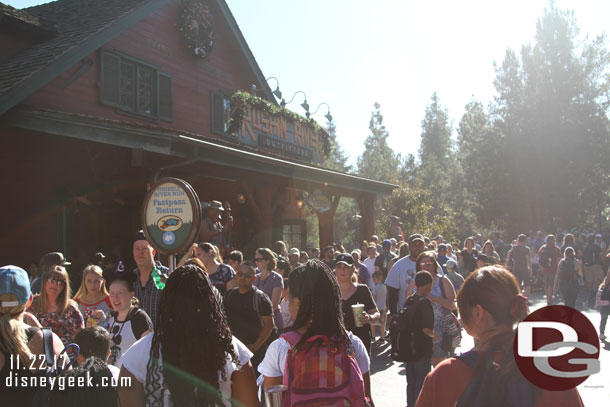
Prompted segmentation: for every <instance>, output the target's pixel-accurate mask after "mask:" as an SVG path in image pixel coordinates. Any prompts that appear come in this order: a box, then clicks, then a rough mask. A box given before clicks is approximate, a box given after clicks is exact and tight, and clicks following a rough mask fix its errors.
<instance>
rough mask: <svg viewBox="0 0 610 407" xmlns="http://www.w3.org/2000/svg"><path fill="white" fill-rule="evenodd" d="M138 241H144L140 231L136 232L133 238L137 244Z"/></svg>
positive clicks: (142, 233)
mask: <svg viewBox="0 0 610 407" xmlns="http://www.w3.org/2000/svg"><path fill="white" fill-rule="evenodd" d="M138 240H146V235H144V231H143V230H142V229H140V230H138V231H137V232H136V234H135V236H134V237H133V241H134V242H137V241H138Z"/></svg>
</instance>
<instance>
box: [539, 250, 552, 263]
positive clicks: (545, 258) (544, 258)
mask: <svg viewBox="0 0 610 407" xmlns="http://www.w3.org/2000/svg"><path fill="white" fill-rule="evenodd" d="M552 253H553V248H552V247H548V246H547V247H545V248H544V249H542V253H540V258H539V259H538V263H539V264H540V265H541V266H542V267H544V268H549V267H551V254H552Z"/></svg>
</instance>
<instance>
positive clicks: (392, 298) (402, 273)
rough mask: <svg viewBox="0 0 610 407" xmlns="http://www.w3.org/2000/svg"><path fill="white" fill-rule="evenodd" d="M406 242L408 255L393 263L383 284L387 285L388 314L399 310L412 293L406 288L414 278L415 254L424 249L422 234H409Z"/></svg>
mask: <svg viewBox="0 0 610 407" xmlns="http://www.w3.org/2000/svg"><path fill="white" fill-rule="evenodd" d="M408 243H409V255H408V256H406V257H403V258H402V259H400V260H398V261H397V262H396V263H394V266H393V267H392V269H391V270H390V272H389V273H388V277H387V278H386V280H385V285H387V286H388V305H389V307H388V308H389V310H390V314H395V313H397V312H398V311H400V310H401V309H402V307H403V305H404V303H405V300H406V299H407V297H408V296H409V295H411V294H412V293H411V292H407V288H409V287H411V286H412V284H411V283H412V282H413V279H414V278H415V262H416V261H417V256H419V255H420V254H421V253H422V252H423V251H424V238H423V237H422V235H420V234H414V235H411V236H409V239H408ZM411 290H412V288H411Z"/></svg>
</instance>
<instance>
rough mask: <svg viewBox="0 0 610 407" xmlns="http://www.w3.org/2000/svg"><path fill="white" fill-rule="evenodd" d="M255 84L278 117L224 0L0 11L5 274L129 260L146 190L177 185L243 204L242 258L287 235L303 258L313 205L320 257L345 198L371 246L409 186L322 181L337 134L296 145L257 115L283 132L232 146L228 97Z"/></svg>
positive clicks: (301, 137) (109, 1)
mask: <svg viewBox="0 0 610 407" xmlns="http://www.w3.org/2000/svg"><path fill="white" fill-rule="evenodd" d="M252 85H255V86H256V88H257V89H259V92H258V93H257V96H260V97H262V98H263V99H266V100H267V101H268V102H269V103H271V104H274V105H275V106H276V107H277V102H276V100H275V98H274V96H273V94H272V92H271V89H270V88H269V85H268V84H267V81H266V80H265V76H264V75H263V73H262V72H261V70H260V68H259V67H258V65H257V63H256V61H255V59H254V56H253V55H252V52H251V51H250V49H249V47H248V45H247V43H246V41H245V39H244V37H243V35H242V33H241V32H240V30H239V27H238V25H237V23H236V21H235V19H234V17H233V15H232V14H231V11H230V10H229V9H228V7H227V4H226V3H225V1H224V0H182V1H181V0H104V1H100V0H58V1H55V2H52V3H48V4H43V5H40V6H36V7H31V8H27V9H23V10H16V9H14V8H12V7H9V6H6V5H4V4H2V3H0V156H1V159H0V171H1V174H2V183H1V184H2V188H3V190H4V191H5V192H7V193H8V192H10V194H8V195H4V199H3V202H2V205H1V208H2V214H3V216H2V224H3V225H2V228H1V231H0V248H1V250H0V263H1V264H6V263H15V264H22V265H23V264H28V263H29V262H36V261H37V260H38V259H39V257H40V255H41V254H43V253H45V252H49V251H53V250H59V251H63V252H65V253H67V255H68V257H69V258H72V259H75V260H77V261H78V260H79V259H82V260H81V261H83V262H86V260H85V259H86V258H88V257H90V256H91V254H92V253H94V252H95V251H99V250H102V251H106V252H111V251H117V250H121V251H122V255H123V256H126V255H128V253H129V252H128V253H127V254H126V253H125V251H129V250H130V249H129V247H130V239H131V237H132V235H133V232H134V231H135V230H137V229H139V228H140V227H141V225H140V216H139V209H140V206H141V203H142V200H143V198H144V196H145V194H146V191H147V187H149V186H150V184H151V183H153V182H154V180H155V179H158V178H160V177H165V176H175V177H179V178H183V179H185V180H186V181H188V182H189V183H191V185H193V187H194V188H195V190H196V191H197V193H198V195H199V197H200V199H201V200H202V201H210V200H212V199H215V200H219V201H222V202H225V201H228V202H230V203H231V205H232V207H233V217H234V219H235V224H234V244H235V245H236V246H238V247H241V248H246V249H247V248H253V247H256V246H269V245H270V244H271V242H272V241H273V240H275V239H282V238H286V237H287V234H288V235H289V236H288V238H289V239H290V240H291V242H293V243H295V244H298V242H299V239H300V242H301V244H302V246H304V244H305V242H304V241H303V240H302V237H303V236H304V233H305V227H304V222H303V219H302V216H301V210H300V209H299V207H298V205H297V198H298V197H301V196H302V195H301V194H311V196H314V195H315V196H316V197H318V198H321V199H322V200H324V199H328V201H329V202H330V203H331V208H330V210H328V211H326V212H324V213H319V215H318V216H319V226H320V242H319V243H320V245H325V244H327V243H329V242H331V241H332V240H333V227H332V224H333V222H332V220H333V216H334V208H336V204H337V202H338V199H340V197H352V198H355V199H357V201H358V203H359V206H360V211H361V215H362V219H361V228H360V230H361V233H362V235H363V237H365V236H368V235H370V234H371V233H372V232H373V228H374V202H375V199H376V196H377V195H378V194H386V193H390V192H391V191H392V189H393V188H394V185H390V184H385V183H381V182H376V181H372V180H368V179H364V178H361V177H357V176H353V175H349V174H342V173H339V172H334V171H330V170H326V169H323V168H321V167H320V166H319V165H318V164H319V161H321V159H323V157H322V156H321V155H320V152H322V151H323V149H321V148H320V146H321V145H322V144H323V143H327V142H328V141H327V140H324V139H323V138H324V137H323V136H320V134H319V133H316V134H317V135H314V134H313V133H311V132H309V133H307V132H303V133H302V134H301V133H298V132H299V131H300V130H298V129H297V130H295V129H294V128H293V129H292V133H291V136H290V137H289V136H287V135H286V134H285V135H284V137H283V138H282V137H281V136H278V134H276V133H277V129H276V131H275V132H274V131H269V129H270V128H271V127H273V126H272V125H270V124H269V122H268V120H269V117H268V116H266V115H265V113H264V112H263V113H260V112H259V113H257V112H256V110H255V109H249V110H248V115H249V116H247V117H246V119H245V120H246V121H247V120H250V121H253V123H250V124H251V125H252V126H254V127H257V128H258V129H259V130H260V129H261V128H262V130H263V131H264V130H265V129H266V130H267V131H268V133H269V134H266V135H265V134H263V135H261V133H260V131H257V132H254V133H252V134H249V131H245V132H244V131H243V130H242V131H240V132H239V133H238V134H237V136H235V135H233V136H231V135H230V134H228V133H227V132H226V130H227V121H226V119H227V115H228V114H229V113H230V112H229V111H228V110H227V108H229V106H230V105H229V103H228V101H229V98H230V97H231V95H233V94H234V93H235V92H236V91H238V90H245V91H249V90H250V89H251V87H252ZM257 114H258V116H257ZM252 126H251V127H252ZM278 126H279V125H278ZM278 128H279V127H278ZM242 129H244V130H247V129H246V127H245V124H244V127H242ZM249 130H251V129H249ZM303 131H304V130H303ZM245 133H248V134H245ZM297 133H298V134H297ZM263 141H264V142H263ZM322 154H323V153H322ZM314 191H315V193H314ZM238 196H239V197H243V198H245V202H244V200H243V199H241V201H242V203H239V202H238V199H237V197H238ZM324 197H326V198H324ZM332 203H334V206H333V205H332ZM129 257H130V255H129Z"/></svg>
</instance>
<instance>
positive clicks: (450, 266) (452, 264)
mask: <svg viewBox="0 0 610 407" xmlns="http://www.w3.org/2000/svg"><path fill="white" fill-rule="evenodd" d="M443 267H446V268H448V269H454V268H456V267H457V263H456V262H455V260H453V259H449V260H447V263H445V264H444V265H443Z"/></svg>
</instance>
